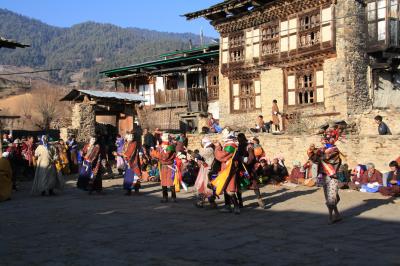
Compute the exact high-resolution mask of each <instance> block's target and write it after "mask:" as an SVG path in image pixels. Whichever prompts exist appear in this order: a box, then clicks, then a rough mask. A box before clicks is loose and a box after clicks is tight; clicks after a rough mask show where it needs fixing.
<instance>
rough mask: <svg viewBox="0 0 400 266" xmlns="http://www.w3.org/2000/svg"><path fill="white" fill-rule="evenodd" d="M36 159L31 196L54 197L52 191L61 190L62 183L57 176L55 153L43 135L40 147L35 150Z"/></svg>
mask: <svg viewBox="0 0 400 266" xmlns="http://www.w3.org/2000/svg"><path fill="white" fill-rule="evenodd" d="M35 157H36V158H37V159H36V161H37V165H36V172H35V178H34V180H33V185H32V195H40V194H41V195H42V196H45V195H46V193H48V195H49V196H52V195H55V193H54V189H60V190H62V189H63V187H64V181H63V179H62V176H61V175H58V174H57V170H56V166H55V164H56V161H57V151H56V149H55V148H54V147H53V146H52V145H50V144H49V143H48V138H47V136H45V135H43V136H42V138H41V141H40V145H39V146H38V147H37V148H36V150H35Z"/></svg>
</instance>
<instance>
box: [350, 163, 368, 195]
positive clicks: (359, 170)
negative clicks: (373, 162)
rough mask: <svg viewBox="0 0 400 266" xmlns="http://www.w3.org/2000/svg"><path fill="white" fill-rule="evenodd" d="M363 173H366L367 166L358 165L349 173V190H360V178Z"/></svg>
mask: <svg viewBox="0 0 400 266" xmlns="http://www.w3.org/2000/svg"><path fill="white" fill-rule="evenodd" d="M365 171H367V166H366V165H363V164H359V165H357V167H356V168H354V169H353V171H352V172H351V181H350V182H349V183H348V186H349V188H350V189H353V190H359V189H360V188H361V178H362V176H363V175H364V172H365Z"/></svg>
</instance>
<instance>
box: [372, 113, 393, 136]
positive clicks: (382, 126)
mask: <svg viewBox="0 0 400 266" xmlns="http://www.w3.org/2000/svg"><path fill="white" fill-rule="evenodd" d="M375 123H377V124H378V133H379V135H392V132H391V131H390V129H389V127H388V126H387V125H386V123H385V122H383V118H382V116H380V115H377V116H375Z"/></svg>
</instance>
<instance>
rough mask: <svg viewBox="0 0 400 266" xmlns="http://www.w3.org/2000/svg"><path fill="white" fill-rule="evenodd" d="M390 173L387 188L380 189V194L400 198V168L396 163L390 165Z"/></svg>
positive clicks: (392, 162)
mask: <svg viewBox="0 0 400 266" xmlns="http://www.w3.org/2000/svg"><path fill="white" fill-rule="evenodd" d="M389 167H390V170H391V171H390V172H389V176H388V179H387V187H380V188H379V192H380V193H381V194H382V195H383V196H388V197H399V196H400V167H399V164H398V163H397V162H396V161H391V162H390V164H389Z"/></svg>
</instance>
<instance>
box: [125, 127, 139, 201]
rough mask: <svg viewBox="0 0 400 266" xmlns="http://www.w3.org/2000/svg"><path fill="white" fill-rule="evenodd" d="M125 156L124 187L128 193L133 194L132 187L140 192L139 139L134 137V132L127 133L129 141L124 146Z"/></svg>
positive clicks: (136, 191)
mask: <svg viewBox="0 0 400 266" xmlns="http://www.w3.org/2000/svg"><path fill="white" fill-rule="evenodd" d="M123 158H124V160H125V165H126V169H125V174H124V184H123V186H124V189H125V190H126V191H127V192H126V195H127V196H129V195H131V194H132V189H134V190H135V193H136V194H138V193H139V188H140V181H139V180H140V178H141V171H140V158H139V149H138V145H137V141H136V140H135V139H134V138H133V135H132V134H128V135H127V143H126V145H125V146H124V151H123Z"/></svg>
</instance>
